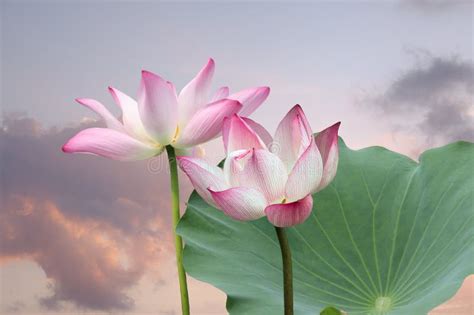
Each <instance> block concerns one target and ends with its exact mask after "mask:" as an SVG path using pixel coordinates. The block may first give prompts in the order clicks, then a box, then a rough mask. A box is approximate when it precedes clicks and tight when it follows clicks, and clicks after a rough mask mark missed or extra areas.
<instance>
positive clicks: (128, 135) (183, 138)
mask: <svg viewBox="0 0 474 315" xmlns="http://www.w3.org/2000/svg"><path fill="white" fill-rule="evenodd" d="M213 74H214V60H212V59H209V61H208V63H207V64H206V65H205V66H204V68H203V69H202V70H201V71H200V72H199V73H198V74H197V76H196V77H195V78H194V79H193V80H191V82H189V83H188V84H187V85H186V86H185V87H184V88H183V89H182V90H181V92H180V93H179V95H177V94H176V90H175V87H174V85H173V83H171V82H168V81H166V80H164V79H162V78H161V77H160V76H158V75H156V74H153V73H151V72H148V71H142V79H141V82H140V88H139V91H138V98H137V101H135V100H134V99H132V98H131V97H129V96H128V95H126V94H124V93H122V92H121V91H119V90H117V89H115V88H111V87H110V88H109V91H110V93H111V94H112V97H113V99H114V101H115V103H116V104H117V105H118V106H119V107H120V109H121V110H122V120H121V121H120V120H118V119H117V118H116V117H114V116H113V115H112V114H111V113H110V112H109V111H108V110H107V109H106V108H105V107H104V105H102V104H101V103H99V102H98V101H96V100H93V99H86V98H79V99H77V102H79V103H80V104H82V105H84V106H86V107H88V108H90V109H91V110H93V111H95V112H96V113H97V114H99V115H100V116H101V117H102V118H103V120H104V121H105V122H106V125H107V128H89V129H85V130H82V131H80V132H79V133H78V134H77V135H75V136H74V137H72V138H71V139H70V140H69V141H68V142H67V143H66V144H65V145H64V146H63V151H64V152H73V153H76V152H80V153H92V154H96V155H100V156H103V157H107V158H111V159H115V160H122V161H130V160H142V159H147V158H150V157H152V156H155V155H158V154H160V153H161V152H162V151H163V148H164V147H165V146H166V145H171V146H173V147H174V148H176V149H180V151H179V152H178V153H180V152H183V150H186V149H188V148H191V147H194V146H196V145H199V144H202V143H204V142H207V141H209V140H211V139H213V138H215V137H216V136H218V135H219V133H220V131H221V128H222V124H223V119H224V118H225V117H227V116H231V115H232V114H234V113H240V115H243V116H247V115H250V114H251V113H252V112H253V111H255V109H257V108H258V107H259V106H260V105H261V104H262V103H263V102H264V101H265V99H266V98H267V97H268V94H269V92H270V89H269V88H268V87H257V88H250V89H246V90H243V91H240V92H237V93H235V94H231V95H229V88H228V87H221V88H220V89H218V90H217V91H216V92H215V93H214V95H213V96H211V97H209V89H210V85H211V80H212V76H213Z"/></svg>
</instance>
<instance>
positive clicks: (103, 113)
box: [76, 98, 125, 132]
mask: <svg viewBox="0 0 474 315" xmlns="http://www.w3.org/2000/svg"><path fill="white" fill-rule="evenodd" d="M76 102H78V103H79V104H81V105H84V106H85V107H87V108H89V109H91V110H93V111H94V112H96V113H97V114H99V115H100V117H102V119H103V120H104V121H105V124H106V125H107V127H108V128H110V129H114V130H117V131H122V132H124V131H125V129H124V128H123V125H122V124H121V123H120V121H119V120H118V119H117V118H115V116H114V115H112V114H111V113H110V112H109V110H108V109H107V108H105V106H104V105H102V103H100V102H98V101H96V100H93V99H90V98H76Z"/></svg>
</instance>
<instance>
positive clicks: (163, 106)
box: [138, 71, 178, 145]
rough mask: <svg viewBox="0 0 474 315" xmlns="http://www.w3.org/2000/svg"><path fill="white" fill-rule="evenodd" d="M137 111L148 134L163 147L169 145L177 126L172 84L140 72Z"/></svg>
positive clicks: (174, 95) (175, 99)
mask: <svg viewBox="0 0 474 315" xmlns="http://www.w3.org/2000/svg"><path fill="white" fill-rule="evenodd" d="M138 110H139V112H140V117H141V120H142V122H143V125H144V126H145V129H146V131H147V132H148V134H149V135H150V136H152V137H153V138H154V139H155V140H156V141H158V142H159V143H161V144H163V145H167V144H170V143H171V140H172V139H173V137H174V136H175V135H176V128H177V126H178V99H177V96H176V90H175V88H174V85H173V83H171V82H168V81H165V80H163V79H162V78H161V77H159V76H158V75H156V74H154V73H151V72H149V71H142V80H141V82H140V88H139V91H138Z"/></svg>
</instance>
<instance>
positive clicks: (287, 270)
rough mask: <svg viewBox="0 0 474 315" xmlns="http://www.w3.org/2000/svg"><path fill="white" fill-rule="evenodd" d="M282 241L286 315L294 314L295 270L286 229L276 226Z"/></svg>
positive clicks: (279, 239) (279, 238)
mask: <svg viewBox="0 0 474 315" xmlns="http://www.w3.org/2000/svg"><path fill="white" fill-rule="evenodd" d="M275 230H276V233H277V236H278V241H279V242H280V249H281V258H282V261H283V300H284V307H285V315H293V270H292V266H291V250H290V245H289V244H288V238H287V237H286V232H285V229H284V228H282V227H277V226H275Z"/></svg>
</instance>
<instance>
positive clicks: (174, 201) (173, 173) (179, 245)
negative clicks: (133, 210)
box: [166, 145, 189, 315]
mask: <svg viewBox="0 0 474 315" xmlns="http://www.w3.org/2000/svg"><path fill="white" fill-rule="evenodd" d="M166 152H167V153H168V161H169V165H170V179H171V208H172V211H173V234H174V246H175V248H176V264H177V265H178V277H179V290H180V292H181V311H182V314H183V315H189V297H188V285H187V283H186V272H185V271H184V267H183V240H182V239H181V236H179V235H178V234H176V226H177V225H178V222H179V219H180V213H179V182H178V167H177V163H176V153H175V152H174V148H173V147H172V146H170V145H168V146H166Z"/></svg>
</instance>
